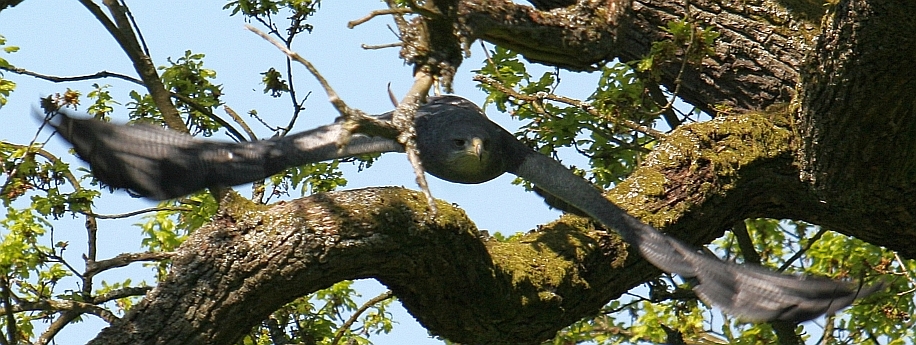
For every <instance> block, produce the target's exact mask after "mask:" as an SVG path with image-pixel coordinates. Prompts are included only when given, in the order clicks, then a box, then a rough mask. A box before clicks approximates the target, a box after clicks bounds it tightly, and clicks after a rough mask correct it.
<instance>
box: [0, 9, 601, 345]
mask: <svg viewBox="0 0 916 345" xmlns="http://www.w3.org/2000/svg"><path fill="white" fill-rule="evenodd" d="M224 3H225V2H222V1H134V2H130V1H129V2H128V5H129V6H130V8H131V10H132V12H133V15H134V17H135V18H136V19H137V21H138V23H139V26H140V28H141V30H142V33H143V35H144V37H145V39H146V42H147V44H148V46H149V48H150V50H151V54H152V58H153V61H154V63H155V64H156V65H157V66H159V65H165V64H167V61H166V58H168V57H172V58H177V57H180V56H182V55H183V54H184V51H185V50H191V51H192V52H194V53H204V54H206V58H205V60H204V61H205V67H207V68H210V69H213V70H216V71H217V78H216V83H219V84H222V85H223V87H224V89H223V91H224V92H223V96H222V98H221V99H222V100H223V101H225V102H226V104H227V105H229V106H230V107H232V108H233V109H235V110H236V111H237V112H239V113H245V112H247V111H249V110H252V109H255V110H257V111H258V113H259V114H261V115H262V116H263V117H264V118H265V119H266V120H267V121H269V122H272V123H274V124H285V123H286V122H287V121H288V117H289V115H290V113H291V111H290V101H289V99H288V98H271V97H269V96H267V95H264V94H263V93H262V92H261V90H262V89H263V86H262V85H260V84H259V82H260V79H261V75H260V73H261V72H263V71H266V70H267V69H268V68H269V67H277V68H278V69H281V68H282V66H283V65H284V55H283V54H282V53H280V52H279V51H278V50H277V49H276V48H274V47H273V46H272V45H270V44H269V43H267V42H266V41H264V40H262V39H261V38H259V37H257V36H255V35H254V34H252V33H250V32H248V31H245V30H244V29H243V25H244V24H245V23H244V21H243V20H242V18H241V17H239V16H235V17H229V12H228V11H223V10H221V8H222V6H223V5H224ZM382 7H383V3H382V2H380V1H372V0H362V1H325V2H323V4H322V8H321V10H320V11H319V13H318V15H317V16H316V17H314V18H313V20H312V21H311V22H312V24H313V25H314V26H315V30H314V32H313V33H312V34H310V35H301V36H299V37H298V39H297V41H296V43H295V44H294V46H293V49H294V50H296V51H297V52H298V53H300V54H301V55H302V56H304V57H305V58H306V59H309V60H310V61H312V63H313V64H314V65H315V66H316V67H317V68H318V69H319V70H320V71H321V72H322V73H323V75H324V76H325V78H327V79H328V81H329V82H330V83H331V85H332V86H333V87H334V88H335V89H336V91H337V92H338V93H339V94H340V96H341V97H342V98H343V99H344V100H345V101H347V102H348V104H349V105H350V106H352V107H357V108H360V109H362V110H364V111H366V112H369V113H381V112H385V111H388V110H390V108H391V104H390V102H389V101H388V96H387V88H388V85H389V83H390V85H391V89H392V90H393V91H394V93H395V94H396V95H398V96H399V97H400V96H402V95H403V93H404V92H405V91H406V90H407V89H408V88H409V87H410V85H411V84H412V82H413V79H412V76H411V70H410V67H409V66H405V65H404V64H403V62H402V61H401V60H400V59H399V58H398V51H397V49H383V50H364V49H361V48H360V45H361V44H364V43H365V44H385V43H392V42H395V41H396V38H395V37H394V34H393V33H391V32H390V31H389V29H388V27H387V26H388V25H390V24H391V20H390V19H389V18H385V17H380V18H376V19H374V20H372V21H370V22H368V23H366V24H363V25H360V26H358V27H356V28H355V29H347V28H346V23H347V22H348V21H350V20H353V19H357V18H360V17H362V16H364V15H365V14H367V13H369V12H370V11H371V10H373V9H379V8H382ZM0 35H3V36H5V37H6V38H7V40H8V44H9V45H15V46H19V47H21V48H22V49H21V51H19V52H17V53H15V54H12V55H7V56H5V57H6V58H7V59H8V60H9V61H10V62H11V63H13V64H14V65H16V66H18V67H22V68H25V69H28V70H31V71H34V72H38V73H43V74H49V75H56V76H73V75H84V74H91V73H96V72H99V71H102V70H106V71H110V72H117V73H123V74H127V75H132V76H136V73H135V72H134V71H133V68H132V66H131V64H130V61H129V60H128V59H127V57H126V56H125V54H124V53H123V51H121V50H120V48H119V47H118V46H117V45H116V44H115V42H114V39H112V38H111V36H109V35H108V33H107V32H106V31H105V30H104V28H103V27H102V26H101V24H99V23H98V22H97V21H95V19H94V18H93V17H92V15H91V14H90V13H89V12H88V11H87V10H86V9H85V8H83V7H82V6H80V4H79V3H78V2H75V1H60V0H44V1H37V0H32V1H25V2H23V3H22V4H20V5H19V6H17V7H15V8H12V9H7V10H5V11H3V12H0ZM472 48H473V50H472V55H471V57H470V58H468V59H467V60H466V61H465V63H464V65H463V66H462V68H461V70H460V71H459V74H458V76H457V77H456V78H455V84H454V87H455V92H456V93H457V94H460V95H463V96H465V97H468V98H469V99H471V100H473V101H475V102H477V103H482V101H483V99H484V97H485V95H484V94H483V93H482V92H480V91H479V90H477V88H476V86H475V85H476V84H475V82H473V81H472V80H471V77H472V76H473V73H472V72H471V70H472V69H474V68H477V67H479V66H480V65H481V61H482V60H483V59H484V58H485V57H484V54H483V53H482V50H481V48H480V45H479V44H478V43H475V44H474V45H473V46H472ZM295 68H296V80H295V82H296V87H297V90H298V92H299V94H300V95H302V94H304V93H305V92H308V91H313V93H312V95H311V96H310V98H309V101H308V102H307V103H306V111H305V113H304V115H303V118H301V119H300V120H299V122H298V123H297V128H296V129H294V131H298V130H304V129H308V128H312V127H315V126H318V125H321V124H326V123H329V122H331V121H332V120H333V119H334V118H335V117H336V116H337V113H336V112H335V111H334V110H333V108H332V107H331V106H330V105H329V104H328V102H327V101H326V100H327V97H326V95H325V94H324V92H323V91H322V90H321V88H320V87H319V86H318V85H317V83H316V82H315V81H314V79H313V78H312V77H311V76H310V75H308V74H307V72H306V71H305V69H304V68H301V67H299V66H296V67H295ZM545 70H549V69H542V70H539V71H538V72H536V73H533V74H536V75H539V74H540V73H541V71H545ZM5 77H6V78H8V79H12V80H13V81H15V82H16V83H17V84H18V86H17V89H16V91H15V92H14V93H13V95H12V96H11V97H10V99H9V103H8V104H7V105H6V106H5V107H3V108H0V123H2V124H4V126H2V127H0V139H2V140H8V141H11V142H16V143H27V142H28V141H29V140H30V139H31V138H32V137H33V136H34V135H35V131H36V130H37V128H38V122H37V121H36V120H35V119H34V118H33V116H32V115H31V111H32V110H31V108H32V107H33V106H35V105H36V104H37V100H38V98H39V97H41V96H46V95H48V94H52V93H55V92H62V91H64V90H65V89H66V88H71V89H76V90H82V91H83V92H84V93H85V92H88V91H89V90H90V88H91V85H92V84H93V83H100V84H111V85H112V88H111V90H112V95H113V96H114V97H115V99H116V100H119V101H120V102H122V103H126V102H127V101H128V97H127V94H128V92H129V90H132V89H135V88H136V87H135V85H133V84H131V83H128V82H124V81H121V80H118V79H105V80H93V81H85V82H73V83H64V84H53V83H50V82H46V81H42V80H38V79H34V78H30V77H25V76H19V75H14V74H11V73H6V74H5ZM561 77H562V80H563V82H562V84H561V87H560V90H559V91H560V92H561V93H564V94H566V95H569V96H572V97H578V98H585V97H586V96H588V94H589V93H590V92H591V91H590V90H592V89H594V87H593V86H592V85H594V80H595V79H597V76H596V75H592V74H579V73H570V72H563V74H561ZM487 112H488V115H489V116H490V117H491V118H492V119H494V120H495V121H496V122H498V123H500V124H502V125H503V126H504V127H506V128H507V129H508V130H510V131H514V130H515V129H517V128H518V126H519V124H518V123H517V122H515V121H512V120H511V119H510V118H509V116H508V115H507V114H504V113H499V112H498V111H496V110H495V109H487ZM113 117H114V118H115V121H122V122H123V121H125V120H126V111H125V110H124V109H119V110H118V111H116V112H115V114H114V115H113ZM249 124H250V125H251V126H252V127H253V128H254V130H255V131H256V132H257V133H258V134H259V135H260V136H262V137H267V136H269V135H270V134H271V132H270V131H269V130H268V129H266V128H263V127H261V126H258V125H257V123H256V121H253V120H252V121H249ZM216 137H218V138H222V139H225V137H224V136H221V135H217V136H216ZM44 138H47V135H46V134H45V135H42V136H41V140H44ZM48 150H49V151H51V152H53V153H55V154H57V155H59V156H66V155H67V147H66V146H65V145H63V143H62V141H61V140H59V139H53V140H51V142H50V143H49V146H48ZM568 159H569V160H570V161H571V162H574V163H578V164H577V165H578V166H584V161H582V160H581V159H578V160H577V159H576V158H574V157H572V156H570V157H568ZM68 161H71V162H76V160H75V159H73V158H72V157H71V158H69V159H68ZM78 164H81V163H78ZM345 171H346V175H345V176H346V177H347V179H349V185H348V186H347V187H346V188H348V189H349V188H359V187H366V186H386V185H395V186H405V187H408V188H413V189H416V187H415V183H414V177H413V174H412V172H411V168H410V166H409V165H408V163H407V161H406V159H405V156H404V155H402V154H388V155H386V156H385V157H383V158H382V159H381V160H380V161H379V162H378V163H377V164H376V165H375V166H373V167H372V168H371V169H369V170H367V171H364V172H362V173H356V169H355V168H353V167H346V168H345ZM512 179H513V176H511V175H505V176H502V177H500V178H498V179H496V180H493V181H490V182H487V183H484V184H481V185H456V184H451V183H447V182H444V181H441V180H438V179H436V178H434V177H430V184H431V190H432V193H433V195H434V196H435V197H437V198H440V199H443V200H446V201H449V202H452V203H455V204H457V205H459V206H460V207H462V208H463V209H464V210H465V211H466V212H467V213H468V215H469V216H470V217H471V219H473V220H474V221H475V223H476V224H477V226H478V227H479V228H480V229H486V230H489V231H491V232H496V231H498V232H502V233H504V234H511V233H515V232H519V231H527V230H530V229H533V228H535V227H536V226H537V225H538V224H544V223H546V222H549V221H551V220H554V219H556V218H557V217H558V216H559V212H556V211H553V210H550V209H549V208H548V207H547V206H546V205H544V203H543V202H542V201H541V200H540V198H538V197H537V196H536V195H534V194H533V193H527V192H525V191H524V190H523V188H521V187H519V186H514V185H511V184H510V182H511V181H512ZM115 194H116V195H114V196H105V197H104V198H102V200H101V202H100V203H98V204H97V212H100V213H120V212H127V211H131V210H135V209H140V208H144V207H148V206H151V205H152V203H151V202H148V201H144V200H138V199H133V198H130V197H128V196H127V195H126V194H125V193H123V192H115ZM140 221H141V219H140V218H137V217H135V218H131V219H127V220H122V221H108V222H102V223H101V224H100V234H99V237H100V239H101V244H100V248H99V257H100V258H105V257H111V256H114V255H117V254H119V253H123V252H135V251H138V250H139V230H138V229H136V228H134V227H131V224H133V223H138V222H140ZM0 231H3V230H2V229H0ZM59 240H65V241H69V242H70V248H69V249H68V250H67V252H65V257H66V258H67V259H68V260H70V262H71V263H74V264H78V266H81V263H82V260H81V259H80V255H81V254H82V253H83V252H84V251H85V241H86V240H85V234H84V230H83V226H82V220H80V219H72V220H66V221H61V222H57V223H55V241H59ZM125 277H133V280H134V282H137V281H139V280H143V279H146V280H147V281H151V280H152V276H151V275H150V274H149V270H148V269H146V268H142V267H140V265H135V266H131V267H128V268H122V269H118V270H114V271H112V272H109V273H106V274H104V275H102V276H101V278H102V279H105V280H108V281H109V282H113V281H118V280H121V279H123V278H125ZM358 286H359V288H360V290H361V291H362V292H363V296H364V299H368V298H371V297H373V296H374V295H376V294H378V293H380V292H381V291H383V287H381V286H380V285H379V284H377V283H375V282H360V283H359V284H358ZM395 319H396V320H397V321H398V322H399V323H400V324H399V325H398V326H397V327H396V328H395V331H394V332H393V333H392V334H390V335H381V336H373V337H372V340H373V341H375V342H376V344H403V343H404V342H406V341H409V342H410V343H411V344H439V343H441V342H440V341H438V340H434V339H429V338H428V337H427V333H426V330H425V329H423V328H422V327H420V326H419V325H418V324H416V322H415V321H413V318H412V317H410V316H409V315H408V314H406V312H405V311H403V309H399V310H398V311H396V316H395ZM84 320H86V321H85V322H83V323H81V324H78V325H71V326H69V327H68V328H67V329H65V331H64V332H62V333H61V334H60V335H59V336H58V338H57V342H58V344H64V345H69V344H83V343H85V342H86V341H87V340H88V339H91V338H92V337H93V336H94V335H95V334H96V333H97V331H98V330H99V329H100V328H101V327H104V323H103V322H101V321H99V320H98V319H96V318H94V317H91V316H90V317H86V318H84Z"/></svg>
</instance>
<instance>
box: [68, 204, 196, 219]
mask: <svg viewBox="0 0 916 345" xmlns="http://www.w3.org/2000/svg"><path fill="white" fill-rule="evenodd" d="M158 211H179V212H189V211H193V210H192V209H190V208H185V207H150V208H144V209H141V210H136V211H130V212H125V213H115V214H99V213H93V212H85V211H74V212H77V213H80V214H83V215H87V216H90V217H96V218H98V219H121V218H128V217H133V216H136V215H141V214H144V213H149V212H158Z"/></svg>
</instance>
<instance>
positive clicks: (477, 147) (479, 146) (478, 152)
mask: <svg viewBox="0 0 916 345" xmlns="http://www.w3.org/2000/svg"><path fill="white" fill-rule="evenodd" d="M471 146H473V147H474V151H473V153H474V155H475V156H477V160H483V140H480V138H474V139H471Z"/></svg>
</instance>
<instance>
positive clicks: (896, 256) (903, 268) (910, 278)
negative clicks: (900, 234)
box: [894, 253, 916, 296]
mask: <svg viewBox="0 0 916 345" xmlns="http://www.w3.org/2000/svg"><path fill="white" fill-rule="evenodd" d="M894 259H895V260H897V263H898V264H899V265H900V270H901V271H903V275H904V276H905V277H906V280H908V281H909V282H910V285H913V286H914V287H913V288H912V289H909V290H907V291H902V292H898V293H897V296H903V295H907V294H910V293H913V292H914V291H916V280H914V279H913V276H912V275H910V271H907V269H906V264H904V263H903V260H901V259H900V254H897V253H894Z"/></svg>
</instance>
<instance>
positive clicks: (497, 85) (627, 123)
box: [473, 74, 666, 138]
mask: <svg viewBox="0 0 916 345" xmlns="http://www.w3.org/2000/svg"><path fill="white" fill-rule="evenodd" d="M473 79H474V80H475V81H479V82H481V83H484V84H487V85H489V86H492V87H494V88H496V89H497V90H498V91H499V92H502V93H505V94H507V95H509V96H512V97H515V98H517V99H520V100H522V101H526V102H531V103H532V104H536V103H537V102H540V101H542V100H545V99H547V100H551V101H555V102H560V103H565V104H568V105H571V106H574V107H578V108H580V109H582V110H585V111H586V112H588V113H589V114H591V115H592V116H595V117H601V113H599V112H598V110H596V109H595V107H593V106H592V105H591V104H588V103H586V102H583V101H580V100H576V99H572V98H569V97H564V96H558V95H555V94H549V93H546V92H542V93H538V94H536V95H524V94H521V93H518V92H516V91H515V90H513V89H511V88H508V87H506V86H505V85H503V84H502V83H500V82H499V81H498V80H496V79H493V78H490V77H487V76H484V75H480V74H478V75H475V76H474V78H473ZM609 118H610V119H611V121H612V122H614V123H615V124H617V125H620V126H623V127H626V128H629V129H632V130H634V131H638V132H642V133H645V134H646V135H649V136H652V137H655V138H664V137H666V135H665V133H662V132H660V131H657V130H654V129H652V128H649V127H646V126H643V125H640V124H638V123H636V122H633V121H630V120H626V119H618V118H614V117H609Z"/></svg>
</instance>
